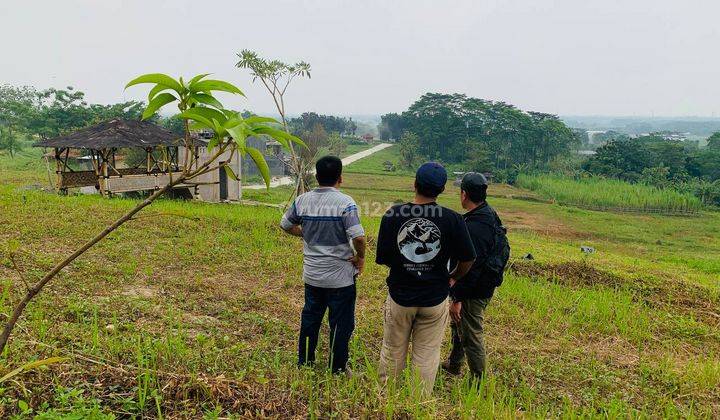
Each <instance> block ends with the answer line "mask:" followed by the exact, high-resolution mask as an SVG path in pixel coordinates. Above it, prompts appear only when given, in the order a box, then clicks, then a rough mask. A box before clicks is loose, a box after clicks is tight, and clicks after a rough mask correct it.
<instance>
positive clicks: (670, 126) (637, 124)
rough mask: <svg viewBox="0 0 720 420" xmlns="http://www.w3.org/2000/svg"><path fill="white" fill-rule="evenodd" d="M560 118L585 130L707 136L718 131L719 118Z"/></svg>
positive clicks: (719, 125) (572, 125)
mask: <svg viewBox="0 0 720 420" xmlns="http://www.w3.org/2000/svg"><path fill="white" fill-rule="evenodd" d="M562 120H563V121H565V123H566V124H568V125H569V126H571V127H577V128H583V129H586V130H603V131H605V130H613V131H619V132H622V133H625V134H644V133H653V132H658V131H672V132H680V133H690V134H694V135H697V136H709V135H711V134H712V133H715V132H717V131H720V118H702V117H677V118H669V117H656V118H642V117H562Z"/></svg>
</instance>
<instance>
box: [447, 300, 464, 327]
mask: <svg viewBox="0 0 720 420" xmlns="http://www.w3.org/2000/svg"><path fill="white" fill-rule="evenodd" d="M460 311H462V302H451V303H450V318H452V320H453V322H454V323H456V324H457V323H459V322H460Z"/></svg>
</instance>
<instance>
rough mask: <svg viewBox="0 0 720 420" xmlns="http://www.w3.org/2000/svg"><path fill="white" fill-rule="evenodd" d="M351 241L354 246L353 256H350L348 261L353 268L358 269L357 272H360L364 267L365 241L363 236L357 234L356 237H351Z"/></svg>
mask: <svg viewBox="0 0 720 420" xmlns="http://www.w3.org/2000/svg"><path fill="white" fill-rule="evenodd" d="M352 243H353V248H355V256H354V257H352V259H350V261H351V262H352V263H353V265H354V266H355V268H357V269H358V274H361V273H362V272H363V269H365V247H366V245H367V241H366V240H365V236H358V237H357V238H353V240H352Z"/></svg>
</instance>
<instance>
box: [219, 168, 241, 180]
mask: <svg viewBox="0 0 720 420" xmlns="http://www.w3.org/2000/svg"><path fill="white" fill-rule="evenodd" d="M223 169H225V173H226V174H227V176H228V178H230V179H232V180H233V181H239V179H238V177H237V175H235V172H233V170H232V168H231V167H230V165H223Z"/></svg>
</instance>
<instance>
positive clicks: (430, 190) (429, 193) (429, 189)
mask: <svg viewBox="0 0 720 420" xmlns="http://www.w3.org/2000/svg"><path fill="white" fill-rule="evenodd" d="M415 190H416V191H417V193H418V194H420V195H422V196H424V197H428V198H437V196H438V195H440V194H441V193H442V192H443V191H445V186H444V185H443V186H442V187H436V186H434V185H426V184H423V183H420V182H418V181H417V180H415Z"/></svg>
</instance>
